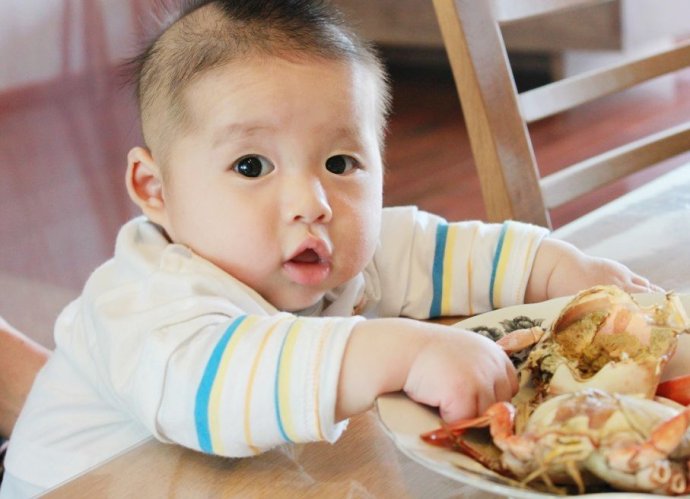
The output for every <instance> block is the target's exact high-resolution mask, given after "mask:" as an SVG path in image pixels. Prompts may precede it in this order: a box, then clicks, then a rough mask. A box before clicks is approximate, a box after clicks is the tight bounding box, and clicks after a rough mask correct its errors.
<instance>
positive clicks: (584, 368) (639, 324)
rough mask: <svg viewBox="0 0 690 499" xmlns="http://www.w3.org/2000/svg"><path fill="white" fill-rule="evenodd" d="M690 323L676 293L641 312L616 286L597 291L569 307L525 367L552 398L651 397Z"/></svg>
mask: <svg viewBox="0 0 690 499" xmlns="http://www.w3.org/2000/svg"><path fill="white" fill-rule="evenodd" d="M688 323H689V321H688V317H687V314H686V312H685V310H684V309H683V306H682V304H681V303H680V300H679V299H678V297H677V296H676V295H674V294H672V293H668V294H667V295H666V296H665V299H664V301H663V303H662V304H660V305H653V306H651V307H641V306H640V305H638V304H637V302H636V301H635V300H634V298H633V297H632V296H631V295H629V294H628V293H626V292H624V291H622V290H621V289H620V288H618V287H616V286H595V287H593V288H590V289H587V290H585V291H582V292H581V293H579V294H578V295H577V296H575V298H573V300H572V301H570V302H569V303H568V305H566V307H565V308H564V309H563V311H562V312H561V314H560V315H559V316H558V318H557V319H556V320H555V322H554V323H553V325H552V327H551V328H550V331H549V333H548V334H546V335H545V336H544V338H542V340H541V341H540V342H539V344H538V345H537V346H535V348H534V350H533V352H532V354H531V355H530V357H529V359H528V361H527V364H526V366H527V369H528V370H531V369H535V368H536V369H537V370H538V371H540V372H541V373H542V374H545V375H546V376H545V377H546V378H549V379H548V380H547V383H548V386H547V387H545V392H546V393H547V394H548V395H558V394H562V393H570V392H574V391H577V390H581V389H584V388H598V389H602V390H606V391H609V392H614V393H624V394H641V395H643V396H645V397H647V398H651V397H653V396H654V392H655V391H656V387H657V385H658V384H659V380H660V377H661V372H662V370H663V367H664V366H665V365H666V363H667V362H668V360H669V359H670V358H671V356H672V355H673V353H674V351H675V349H676V344H677V335H678V333H679V332H680V331H682V330H684V329H686V328H687V327H688Z"/></svg>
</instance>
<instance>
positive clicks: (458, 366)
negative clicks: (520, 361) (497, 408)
mask: <svg viewBox="0 0 690 499" xmlns="http://www.w3.org/2000/svg"><path fill="white" fill-rule="evenodd" d="M517 386H518V383H517V376H516V373H515V369H514V368H513V365H512V364H511V362H510V360H509V359H508V356H507V355H506V354H505V353H504V352H503V350H501V348H500V347H498V346H497V345H496V344H495V343H494V342H493V341H491V340H489V339H487V338H484V337H483V336H480V335H478V334H476V333H472V332H470V331H462V330H452V329H446V330H443V331H438V330H437V331H434V334H433V335H432V337H431V338H430V339H429V341H428V342H427V343H426V345H425V346H424V347H423V348H421V349H420V350H419V352H418V353H417V355H416V356H415V358H414V359H413V361H412V365H411V368H410V371H409V373H408V376H407V380H406V382H405V386H404V388H403V389H404V390H405V392H406V393H407V395H408V396H409V397H410V398H412V399H413V400H416V401H417V402H421V403H424V404H427V405H430V406H434V407H438V408H439V411H440V413H441V417H442V418H443V419H444V420H445V421H447V422H452V421H455V420H458V419H463V418H471V417H475V416H477V415H480V414H482V413H484V411H485V410H486V409H487V408H488V407H489V406H490V405H491V404H493V403H495V402H497V401H501V400H509V399H510V398H511V397H512V395H514V394H515V392H516V391H517Z"/></svg>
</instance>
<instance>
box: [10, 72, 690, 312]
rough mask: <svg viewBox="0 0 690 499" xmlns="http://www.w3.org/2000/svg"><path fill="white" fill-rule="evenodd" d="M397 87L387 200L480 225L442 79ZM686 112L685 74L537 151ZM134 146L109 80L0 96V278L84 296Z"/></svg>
mask: <svg viewBox="0 0 690 499" xmlns="http://www.w3.org/2000/svg"><path fill="white" fill-rule="evenodd" d="M392 81H393V85H394V112H393V116H392V119H391V124H390V133H389V137H388V149H387V154H386V163H387V178H386V196H385V202H386V204H417V205H419V206H421V207H422V208H424V209H427V210H431V211H434V212H437V213H439V214H441V215H444V216H446V217H448V218H450V219H463V218H482V217H483V216H484V211H483V207H482V204H481V199H480V194H479V188H478V182H477V177H476V175H475V173H474V166H473V162H472V157H471V154H470V149H469V146H468V143H467V137H466V135H465V131H464V128H463V124H462V119H461V112H460V107H459V104H458V100H457V97H456V94H455V89H454V86H453V82H452V79H451V77H450V73H449V71H448V70H447V69H445V68H441V69H438V68H436V69H433V68H424V67H421V68H409V67H407V68H394V69H393V71H392ZM655 88H656V90H655ZM689 115H690V75H689V74H688V73H687V72H686V73H684V74H682V75H680V76H678V77H676V78H675V79H674V80H673V81H670V82H667V83H666V84H664V85H661V87H660V89H659V88H657V87H654V86H651V87H649V88H643V89H641V90H639V91H636V92H632V93H630V94H628V95H627V96H625V97H622V98H616V99H606V100H604V101H603V102H601V103H598V104H594V105H590V106H587V107H586V108H585V109H584V110H583V111H582V112H579V113H571V114H567V115H565V116H562V117H558V118H553V119H549V120H545V121H543V122H541V123H538V124H537V125H535V126H534V127H533V129H534V131H535V133H536V144H535V147H536V153H537V156H538V159H539V160H540V161H541V162H542V163H543V165H545V169H546V170H547V171H551V170H554V169H557V168H559V167H560V166H563V165H564V164H567V163H569V162H572V161H575V160H577V159H579V158H581V157H582V156H584V155H586V154H588V153H590V152H594V151H597V150H602V149H603V148H605V147H606V146H609V145H615V144H617V143H620V142H621V141H624V140H627V139H629V138H630V137H631V136H637V135H642V134H644V133H645V132H646V131H648V130H652V129H653V128H654V127H656V126H658V124H659V123H676V122H681V121H683V120H685V119H687V116H689ZM588 122H591V123H592V124H587V123H588ZM139 140H140V139H139V131H138V125H137V120H136V117H135V112H134V109H133V105H132V99H131V95H130V92H129V91H123V90H121V89H119V87H118V84H117V83H116V79H115V78H114V77H113V75H112V74H111V73H109V72H95V73H92V74H91V75H89V76H88V77H86V78H85V77H73V78H68V79H63V80H60V81H55V82H49V83H48V84H41V85H38V86H35V87H29V88H19V89H15V90H11V91H9V92H5V93H2V94H0V179H1V181H0V274H3V275H5V276H15V277H17V278H22V279H28V280H31V281H36V282H41V283H47V284H50V285H54V286H59V287H62V288H67V289H70V290H74V291H75V292H76V290H78V289H80V287H81V286H82V284H83V282H84V280H85V279H86V277H87V276H88V274H89V273H90V272H91V270H93V269H94V268H95V267H96V266H97V265H98V264H99V263H101V262H103V261H104V260H105V259H107V258H108V257H109V256H110V255H111V253H112V248H113V241H114V237H115V234H116V232H117V229H118V227H119V226H120V225H121V224H122V223H123V222H124V221H126V220H127V219H128V218H130V217H132V216H133V215H135V214H136V211H135V209H134V207H133V206H132V204H131V203H130V201H129V200H128V198H127V196H126V194H125V189H124V183H123V178H124V172H125V154H126V152H127V150H128V149H129V148H130V147H131V146H132V145H134V144H137V143H139ZM688 159H690V158H687V157H686V158H685V161H687V160H688ZM670 167H671V166H669V165H666V166H663V167H662V169H663V168H666V169H668V168H670ZM627 188H629V185H623V186H618V187H616V190H625V189H627ZM595 202H601V199H595V200H587V201H586V202H579V203H575V205H574V206H571V207H568V208H567V209H565V210H561V211H559V212H556V213H555V214H554V220H555V223H556V225H560V224H562V223H564V222H565V221H567V220H569V219H570V218H572V217H574V216H576V215H577V213H578V212H579V211H582V210H583V209H584V208H585V207H586V206H588V205H589V204H591V203H595ZM12 292H13V290H12V289H2V290H0V315H5V316H7V317H8V318H9V319H10V320H11V319H12V310H7V309H5V308H4V306H6V305H4V304H6V303H7V302H6V301H3V298H2V295H4V294H6V293H12Z"/></svg>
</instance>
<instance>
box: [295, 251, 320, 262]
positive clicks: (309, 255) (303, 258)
mask: <svg viewBox="0 0 690 499" xmlns="http://www.w3.org/2000/svg"><path fill="white" fill-rule="evenodd" d="M290 261H291V262H295V263H318V262H319V261H321V257H319V255H318V254H317V253H316V251H314V250H313V249H306V250H304V251H302V252H301V253H299V254H298V255H295V257H293V258H292V260H290Z"/></svg>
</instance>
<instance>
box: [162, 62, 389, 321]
mask: <svg viewBox="0 0 690 499" xmlns="http://www.w3.org/2000/svg"><path fill="white" fill-rule="evenodd" d="M376 88H377V87H376V85H375V84H374V80H373V76H372V75H371V73H370V72H369V71H368V70H367V69H366V68H364V67H362V66H361V65H359V64H350V63H344V62H336V61H314V60H310V61H292V62H291V61H288V60H285V59H281V58H265V59H256V58H253V59H249V60H243V61H242V62H234V63H231V64H229V65H226V66H223V67H221V68H218V69H214V70H212V71H210V72H208V73H206V74H204V75H203V76H202V77H200V78H199V79H198V80H197V81H195V82H193V83H192V84H190V86H189V87H188V88H187V89H186V91H185V94H184V98H185V101H184V103H185V108H186V109H187V111H188V112H189V116H190V120H191V127H190V128H189V131H188V132H185V133H183V134H180V135H181V136H180V137H179V138H178V139H177V140H176V141H175V143H174V144H173V145H171V146H170V155H169V156H168V157H169V158H170V159H169V161H168V162H167V164H166V166H165V169H166V172H167V173H168V174H167V175H166V177H165V182H164V185H163V196H164V200H165V210H166V214H165V222H164V226H165V229H166V230H167V231H168V233H169V235H170V236H171V237H172V238H173V240H174V241H175V242H178V243H182V244H185V245H187V246H189V247H191V248H192V249H193V250H194V251H195V252H196V253H197V254H199V255H201V256H203V257H204V258H206V259H208V260H210V261H211V262H213V263H214V264H216V265H217V266H219V267H220V268H222V269H224V270H225V271H227V272H228V273H230V274H232V275H233V276H235V277H236V278H238V279H239V280H241V281H242V282H244V283H245V284H247V285H248V286H250V287H251V288H253V289H254V290H256V291H257V292H259V293H260V294H261V295H262V296H263V297H264V298H265V299H267V300H268V301H269V302H271V303H272V304H273V305H274V306H276V307H277V308H279V309H281V310H290V311H294V310H299V309H302V308H306V307H308V306H310V305H313V304H314V303H316V302H317V301H318V300H319V299H321V298H322V297H323V295H324V293H325V292H326V291H328V290H330V289H332V288H334V287H336V286H338V285H340V284H343V283H344V282H346V281H347V280H349V279H351V278H352V277H354V276H355V275H356V274H357V273H359V272H360V271H361V270H362V269H363V268H364V266H365V265H366V264H367V263H368V262H369V260H370V259H371V257H372V255H373V252H374V248H375V247H376V244H377V241H378V236H379V229H380V219H381V205H382V164H381V163H382V160H381V153H380V147H379V143H378V140H377V132H378V130H377V127H378V126H379V118H380V117H379V113H378V109H379V107H378V105H377V98H378V96H377V93H376Z"/></svg>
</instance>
